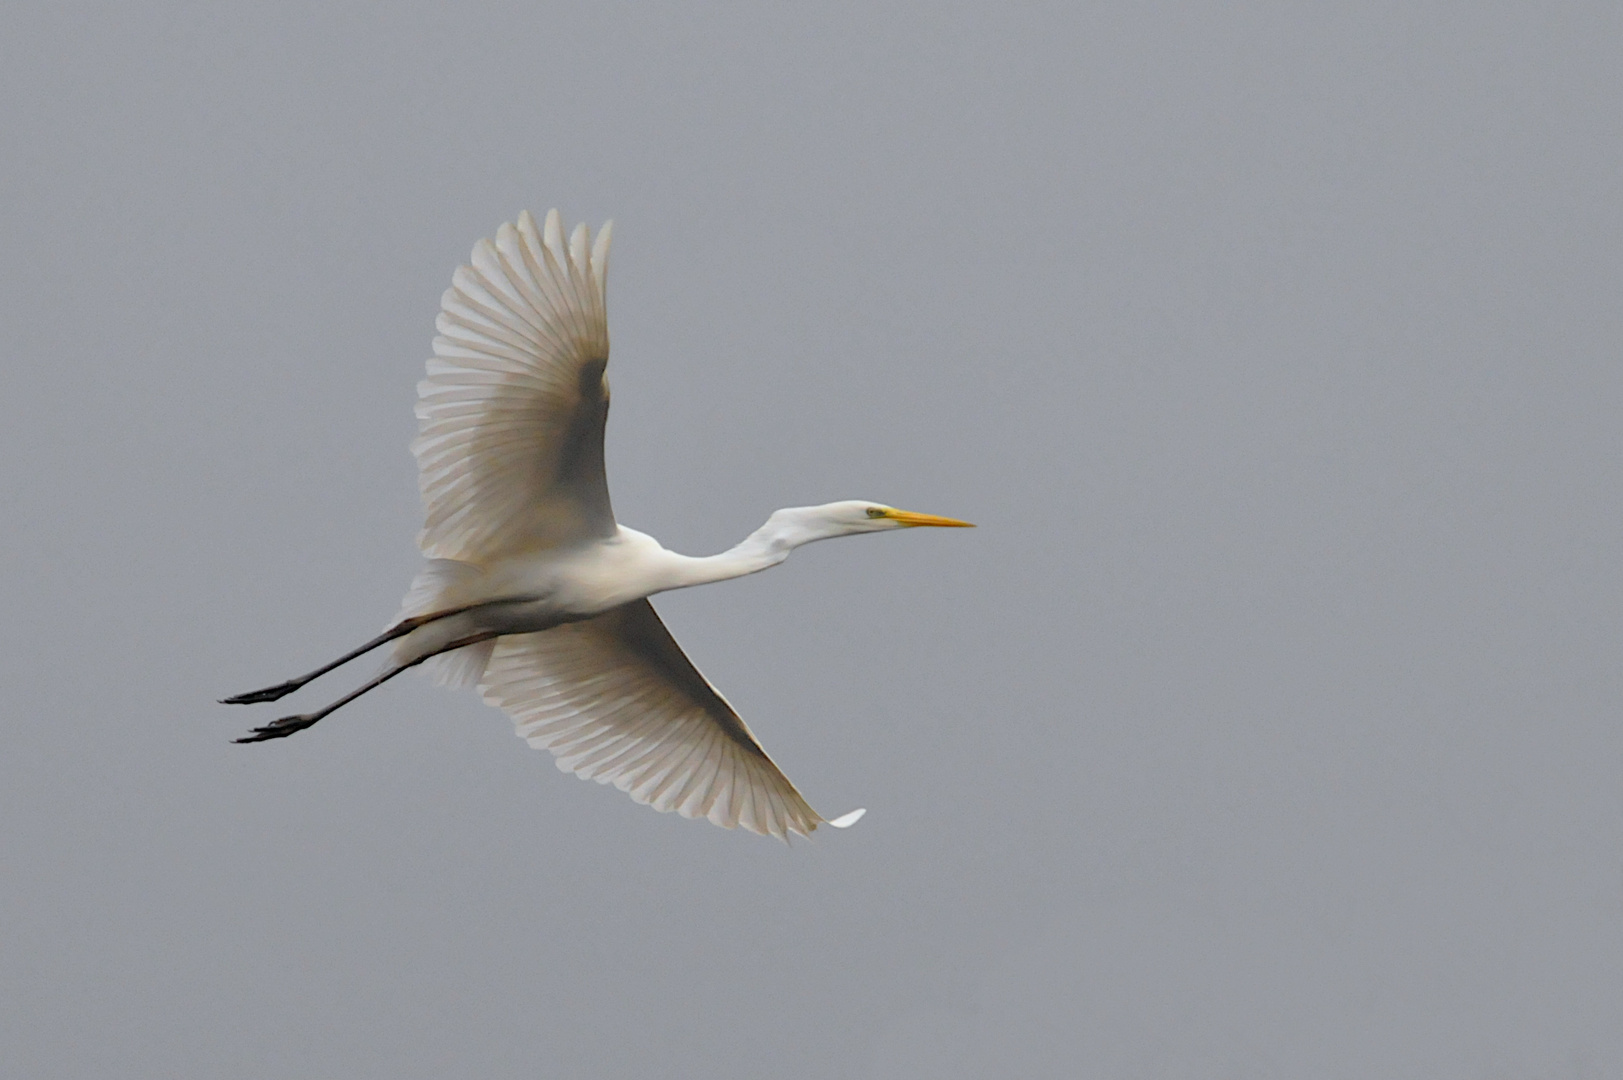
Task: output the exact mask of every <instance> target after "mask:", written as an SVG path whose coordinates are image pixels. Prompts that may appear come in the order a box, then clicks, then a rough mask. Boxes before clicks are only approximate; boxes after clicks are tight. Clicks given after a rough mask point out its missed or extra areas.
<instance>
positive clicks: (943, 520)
mask: <svg viewBox="0 0 1623 1080" xmlns="http://www.w3.org/2000/svg"><path fill="white" fill-rule="evenodd" d="M885 516H886V517H887V518H889V519H890V520H892V521H896V522H900V523H901V524H903V525H938V526H941V527H942V528H947V529H973V528H974V527H975V525H974V523H973V522H969V521H959V520H958V519H957V518H949V517H936V516H935V515H934V514H915V513H913V512H912V511H909V510H886V511H885Z"/></svg>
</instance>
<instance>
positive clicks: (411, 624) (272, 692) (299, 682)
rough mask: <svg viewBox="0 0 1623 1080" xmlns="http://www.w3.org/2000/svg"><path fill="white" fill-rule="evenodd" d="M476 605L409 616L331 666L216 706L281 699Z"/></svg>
mask: <svg viewBox="0 0 1623 1080" xmlns="http://www.w3.org/2000/svg"><path fill="white" fill-rule="evenodd" d="M478 606H479V605H477V604H470V605H468V606H467V607H459V608H452V609H450V610H449V611H436V612H434V613H432V614H430V615H413V616H412V617H411V618H409V619H401V620H400V621H399V622H397V623H395V624H394V625H393V626H391V627H389V629H387V630H385V631H384V632H383V633H381V634H379V635H378V636H377V637H375V638H373V639H372V640H371V641H368V642H367V643H366V644H365V645H362V646H361V647H360V648H358V649H352V650H351V651H349V652H347V653H345V654H344V655H343V656H340V657H339V658H338V659H336V660H334V661H333V662H332V663H330V664H324V665H322V666H321V667H318V668H316V669H315V670H314V671H312V672H310V673H309V674H308V675H300V676H299V677H298V678H296V679H289V680H288V681H287V682H284V683H277V684H276V685H275V686H267V687H265V689H263V690H250V691H248V692H247V693H246V694H236V695H234V696H232V697H228V698H221V699H220V704H221V705H257V704H259V703H260V702H262V701H276V700H277V699H278V698H284V697H286V696H287V695H289V694H291V693H292V692H293V691H295V690H297V689H298V688H299V687H301V686H304V685H305V684H306V683H309V682H313V681H314V680H316V679H319V678H321V676H323V675H325V674H327V672H329V671H332V670H334V669H336V668H340V667H342V666H343V665H345V664H347V663H349V662H350V661H351V660H354V659H357V658H358V657H362V656H365V655H366V654H367V653H369V652H371V651H372V650H373V649H375V648H377V647H378V646H379V645H387V644H388V643H389V642H391V641H393V640H395V639H396V638H401V637H405V636H406V635H407V634H409V633H411V632H412V631H413V630H416V629H417V628H418V627H421V626H426V625H427V624H429V623H431V622H433V621H434V620H436V619H443V618H445V617H446V616H447V615H458V614H461V613H462V612H464V611H468V610H470V609H471V608H474V607H478ZM295 730H297V729H295ZM287 734H289V735H291V734H292V732H291V731H290V732H288V733H287ZM269 737H270V738H277V737H278V736H274V735H273V736H269Z"/></svg>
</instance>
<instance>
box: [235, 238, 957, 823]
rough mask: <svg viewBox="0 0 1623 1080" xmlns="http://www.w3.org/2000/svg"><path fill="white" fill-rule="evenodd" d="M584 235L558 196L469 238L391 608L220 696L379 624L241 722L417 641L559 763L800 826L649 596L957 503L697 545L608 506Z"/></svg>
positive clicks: (804, 810) (791, 801)
mask: <svg viewBox="0 0 1623 1080" xmlns="http://www.w3.org/2000/svg"><path fill="white" fill-rule="evenodd" d="M589 239H590V238H589V236H588V234H587V232H586V229H585V227H584V226H581V227H579V228H577V229H576V230H575V233H574V235H573V236H572V237H571V238H570V242H569V244H568V245H567V246H566V245H565V244H564V242H563V237H562V232H561V231H560V230H559V227H558V217H557V213H556V212H553V213H550V214H548V215H547V220H546V226H545V234H544V236H543V234H542V233H541V232H540V231H538V230H537V229H536V227H535V222H534V219H532V218H531V217H530V215H529V214H524V215H521V216H520V218H519V222H518V225H517V227H514V226H512V225H503V226H502V228H501V229H500V230H498V232H497V235H496V241H495V243H494V244H492V243H491V242H490V241H488V240H484V241H480V243H479V244H478V245H477V246H475V248H474V252H473V263H472V265H471V266H464V267H462V268H461V269H460V270H458V271H457V272H456V274H455V276H454V277H453V279H452V282H453V284H452V288H451V289H450V290H449V291H448V292H447V293H446V294H445V298H444V300H443V301H442V305H441V314H440V318H439V322H438V328H439V330H440V336H439V337H438V338H436V339H435V342H434V351H435V357H434V359H431V360H430V361H429V363H428V377H427V378H426V379H425V380H424V381H423V382H422V383H421V384H420V385H419V387H418V406H417V415H418V418H419V421H420V424H421V431H420V434H419V436H418V438H417V440H416V442H415V443H414V444H413V447H412V449H413V452H414V453H415V454H416V455H417V459H418V465H419V470H420V476H421V488H422V494H423V501H424V504H425V507H426V521H425V525H424V528H423V531H422V534H421V535H420V537H419V544H420V546H421V547H422V549H423V553H424V555H425V556H427V561H426V562H425V564H424V566H423V569H422V571H421V572H420V573H419V574H418V576H417V579H416V581H414V582H413V584H412V587H411V589H410V591H409V592H408V593H407V595H406V598H405V601H404V602H403V604H402V606H401V612H400V615H399V617H398V618H397V619H396V620H395V622H394V623H393V624H391V626H390V628H389V629H388V630H387V631H385V632H384V634H383V635H381V636H380V637H378V638H376V639H374V640H373V641H371V642H368V643H367V644H366V645H364V646H362V647H361V648H359V649H357V650H354V651H353V652H351V653H349V654H346V655H345V656H343V657H341V658H339V660H337V661H335V662H333V663H331V664H328V665H326V666H324V667H322V668H319V669H317V670H316V671H314V672H311V673H310V674H309V675H306V676H303V677H301V678H299V679H294V680H290V681H288V682H286V683H281V684H278V685H277V686H273V687H269V688H267V689H265V690H259V691H254V692H252V693H248V694H242V695H238V696H237V697H234V698H227V699H226V700H227V701H228V702H231V703H238V704H246V703H252V702H261V701H273V700H276V699H277V698H280V697H282V696H284V695H286V694H288V693H291V692H292V691H294V690H296V689H298V688H299V687H301V686H303V685H305V683H307V682H309V681H311V680H312V679H314V678H315V677H317V676H319V675H322V674H325V673H326V672H328V671H331V670H332V669H333V668H335V667H337V666H338V665H340V664H343V663H345V662H347V661H349V660H351V659H354V658H355V657H357V656H360V655H362V654H363V653H365V652H367V651H370V650H371V649H373V648H376V647H378V646H381V645H384V644H391V646H392V649H391V652H392V659H391V663H390V664H389V666H388V667H387V668H385V670H384V672H383V673H382V674H381V675H379V676H378V677H377V678H375V679H373V680H372V681H371V682H369V683H367V684H366V685H364V686H362V687H361V688H360V689H359V690H357V691H355V692H354V693H352V694H350V695H347V696H346V697H344V698H341V699H339V700H338V701H337V702H335V703H333V704H332V705H330V706H328V707H327V708H325V709H322V710H320V711H318V712H315V713H307V714H302V715H299V716H291V717H285V718H283V719H282V720H279V721H276V722H275V723H273V724H269V725H266V726H264V727H261V728H256V729H255V730H254V732H253V733H252V734H251V735H249V736H248V737H247V738H245V739H242V740H239V741H242V742H260V741H265V740H268V739H275V738H281V737H284V736H287V735H291V734H293V733H295V732H297V731H302V730H303V729H304V728H307V727H310V726H312V725H313V724H315V723H316V722H317V721H319V720H321V719H322V718H323V717H325V716H327V715H328V714H329V713H331V712H332V711H333V710H335V709H337V708H338V707H340V706H342V705H344V704H346V703H347V702H349V701H352V700H354V699H355V698H356V697H359V696H360V695H361V694H363V693H365V692H367V691H368V690H370V689H372V688H373V687H375V686H377V685H380V684H381V683H382V682H384V681H386V680H387V679H389V678H392V677H393V676H394V675H396V674H398V673H399V672H401V671H404V670H406V669H408V668H410V667H414V666H416V665H418V664H422V663H425V662H427V663H429V664H431V666H432V668H433V670H434V672H435V675H436V677H437V678H438V680H439V681H440V682H442V683H446V684H449V685H453V686H461V685H476V686H478V687H479V689H480V692H481V694H482V695H483V696H484V698H485V700H487V701H489V702H490V703H492V704H494V705H497V706H499V707H500V708H502V709H503V710H504V711H506V712H507V713H508V714H509V715H510V716H511V717H513V719H514V721H515V723H516V724H517V726H518V729H519V734H520V735H522V736H524V737H525V738H527V739H528V740H529V742H530V743H531V745H534V746H538V747H545V748H547V749H550V750H551V751H552V752H553V753H554V754H555V755H556V756H557V758H558V765H559V767H560V768H563V769H566V770H567V771H571V772H574V773H576V774H577V775H579V776H582V777H586V778H589V779H596V780H599V781H600V782H603V783H614V784H615V785H616V786H617V787H620V788H621V789H622V790H624V791H627V792H628V793H629V794H631V796H632V797H633V798H635V799H637V800H638V801H640V802H646V803H649V804H651V805H653V806H654V807H655V808H656V809H660V810H675V811H678V812H680V813H681V814H683V815H684V816H688V817H695V816H703V817H707V818H709V819H710V820H711V821H713V822H715V823H716V824H719V825H723V826H725V827H728V828H731V827H733V826H734V825H740V824H741V825H744V826H745V827H746V828H749V829H751V830H753V831H756V832H761V833H769V834H772V835H775V836H779V837H786V836H787V835H788V834H789V833H791V832H793V833H800V834H802V835H805V834H809V833H810V832H811V831H812V830H813V829H815V828H816V827H817V825H818V823H820V822H822V821H824V820H825V819H824V818H822V817H821V816H820V815H818V814H817V813H816V812H815V811H813V810H812V809H811V807H810V806H809V805H807V804H806V802H805V800H804V799H803V798H801V796H800V793H799V792H798V791H796V790H795V788H794V785H792V784H791V783H789V780H788V778H787V777H785V776H784V775H783V773H782V772H781V771H780V770H779V769H778V768H777V766H776V765H774V764H773V763H772V760H771V759H770V758H768V757H767V755H766V752H765V751H764V750H762V749H761V747H760V744H759V743H758V742H757V741H756V740H755V737H754V736H753V735H752V734H751V733H750V731H749V728H748V727H747V726H746V725H745V724H744V722H743V720H742V719H740V718H739V717H738V715H737V713H736V712H734V711H733V709H732V707H731V706H730V705H728V704H727V702H726V700H725V699H723V698H722V697H721V695H720V694H718V693H717V692H716V691H715V689H714V687H712V686H711V685H710V684H709V683H708V682H707V681H706V680H705V679H704V677H703V676H702V675H700V674H699V673H698V671H697V670H696V669H695V668H694V667H693V665H692V664H691V663H689V662H688V660H687V658H686V657H685V656H684V655H683V654H682V651H681V649H680V648H679V647H678V646H677V644H676V642H675V641H674V640H673V639H672V638H671V637H670V634H669V633H668V632H667V631H666V630H665V628H664V626H663V624H661V623H660V621H659V617H658V616H657V615H656V614H654V610H653V607H652V606H651V605H650V604H649V603H648V599H647V598H648V597H650V596H652V595H654V594H655V593H659V592H664V591H667V590H670V589H679V588H686V587H689V586H692V585H702V584H707V583H709V582H714V581H723V580H726V579H728V578H734V577H741V576H743V575H746V574H753V573H756V572H758V571H760V570H765V569H767V568H768V567H771V566H775V565H777V564H778V563H780V562H782V561H783V560H784V559H785V558H787V557H788V555H789V553H790V552H791V551H793V550H794V549H795V548H797V547H799V546H801V545H803V544H806V543H810V542H812V541H815V540H823V539H829V538H833V537H837V536H849V535H855V534H857V533H864V532H878V531H884V530H889V529H897V528H905V527H909V526H918V525H964V524H966V523H964V522H960V521H954V520H952V519H950V518H938V517H933V516H930V515H925V514H911V513H908V512H906V511H901V510H897V509H895V508H894V507H889V506H885V505H884V504H882V503H875V502H869V501H866V500H848V501H845V502H837V503H828V504H825V505H822V506H811V507H792V508H789V509H784V510H779V511H777V512H775V513H774V514H772V516H771V517H770V518H768V519H767V521H766V523H765V524H764V525H762V526H761V527H760V528H759V529H757V530H756V531H755V532H753V533H751V534H750V535H749V536H748V537H746V538H745V539H744V540H743V541H742V542H741V543H739V544H738V545H737V546H735V547H733V548H731V549H729V550H728V551H725V552H722V553H721V554H719V555H712V556H706V557H693V556H688V555H680V554H677V553H676V552H672V551H668V550H666V549H665V548H664V547H663V546H662V545H661V544H660V543H659V542H658V541H657V540H655V539H654V538H653V537H651V536H649V535H647V534H645V533H641V532H638V531H636V530H635V529H629V528H626V527H625V526H623V525H620V524H618V523H617V522H616V521H615V520H614V514H613V511H612V509H611V508H610V504H609V497H608V485H607V479H606V477H605V475H604V471H603V425H604V422H605V420H606V418H607V415H608V386H607V383H606V382H605V380H604V378H603V375H604V369H605V367H606V366H607V363H608V327H607V316H606V309H605V301H604V284H605V271H606V268H607V257H608V239H609V229H608V227H605V228H604V230H603V232H602V233H601V235H600V236H599V237H598V240H597V244H596V245H595V246H592V245H590V243H589ZM857 813H859V814H860V811H859V812H857ZM854 820H855V817H854V816H853V815H846V817H845V818H842V819H838V820H836V821H834V822H832V824H837V825H844V824H849V823H850V822H851V821H854Z"/></svg>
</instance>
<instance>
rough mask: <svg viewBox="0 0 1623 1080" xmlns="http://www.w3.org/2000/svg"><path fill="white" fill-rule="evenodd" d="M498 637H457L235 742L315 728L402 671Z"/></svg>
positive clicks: (282, 736) (486, 633)
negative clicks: (312, 709)
mask: <svg viewBox="0 0 1623 1080" xmlns="http://www.w3.org/2000/svg"><path fill="white" fill-rule="evenodd" d="M444 614H451V612H445V613H444ZM431 617H432V618H438V617H439V616H437V615H436V616H431ZM391 632H392V631H391ZM394 636H395V637H399V636H400V635H399V634H395V635H394ZM496 636H498V635H497V634H496V632H495V631H493V630H481V631H479V632H477V633H474V634H470V635H468V636H466V637H461V638H457V639H456V640H455V641H452V642H449V643H448V644H447V645H446V646H445V647H444V648H442V649H438V650H436V651H434V652H432V653H428V654H427V655H424V656H419V657H417V658H416V659H415V660H412V661H410V662H409V663H405V664H394V665H391V666H390V667H389V668H387V669H385V670H384V671H383V672H382V673H381V674H380V675H378V677H377V678H375V679H373V680H372V681H371V682H368V683H366V684H365V685H364V686H362V687H361V688H360V689H358V690H354V691H351V692H350V693H348V694H345V695H344V696H343V697H341V698H339V699H338V700H337V701H335V702H333V703H332V704H331V705H328V706H327V707H326V708H325V709H318V710H316V711H315V712H313V713H300V714H298V715H297V716H284V717H282V718H281V719H280V720H277V721H275V722H273V723H269V724H266V725H265V726H264V727H257V728H254V729H253V730H252V731H251V732H249V733H248V734H247V735H244V736H243V737H242V738H240V739H233V740H232V741H233V742H239V743H255V742H268V741H269V740H271V739H285V738H287V737H288V736H289V735H292V734H294V733H295V732H300V731H303V730H304V729H305V728H307V727H311V726H312V725H314V724H316V723H318V722H320V721H321V720H323V719H324V718H326V717H328V716H330V715H332V714H333V713H334V712H337V711H338V710H339V709H341V708H343V707H344V706H345V705H348V704H349V703H350V702H352V701H354V700H355V699H356V698H358V697H360V696H361V695H362V694H364V693H366V692H368V691H370V690H376V689H377V688H378V687H380V686H382V685H383V684H384V683H386V682H388V681H389V680H390V679H392V678H394V677H395V676H396V675H398V674H400V673H401V672H402V671H405V670H406V669H408V668H414V667H416V666H417V665H418V664H421V663H422V662H423V661H424V660H427V659H428V658H429V657H430V656H438V655H439V654H440V653H442V652H450V651H451V650H452V649H460V648H462V647H463V646H464V645H477V644H478V643H479V642H481V641H489V640H490V639H491V638H493V637H496ZM384 640H388V639H387V638H385V639H384ZM380 644H381V642H380ZM374 647H375V646H374ZM362 651H365V650H362ZM356 655H360V654H359V653H357V654H356ZM350 659H353V657H351V658H350ZM333 666H334V667H336V666H337V665H336V664H335V665H333ZM328 670H331V669H330V668H329V669H328ZM317 674H320V672H318V673H317ZM313 677H314V676H312V678H313ZM305 681H306V682H308V681H309V680H305ZM267 700H271V699H267Z"/></svg>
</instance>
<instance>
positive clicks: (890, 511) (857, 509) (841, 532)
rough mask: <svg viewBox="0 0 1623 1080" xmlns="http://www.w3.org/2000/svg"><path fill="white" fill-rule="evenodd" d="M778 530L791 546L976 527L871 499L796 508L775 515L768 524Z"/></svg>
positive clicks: (954, 519) (848, 500) (953, 519)
mask: <svg viewBox="0 0 1623 1080" xmlns="http://www.w3.org/2000/svg"><path fill="white" fill-rule="evenodd" d="M768 524H769V525H772V526H776V527H777V529H778V530H779V531H780V535H783V536H784V537H785V539H788V540H789V542H790V544H791V545H793V546H796V547H798V546H799V545H800V544H806V543H810V542H811V541H813V540H830V539H833V538H834V537H836V536H855V535H857V534H858V533H870V532H885V531H887V530H890V529H913V528H918V527H920V526H924V525H934V526H938V527H945V528H956V529H972V528H974V525H972V524H970V523H969V522H967V521H959V520H957V519H956V518H948V517H937V516H936V515H934V514H915V513H913V512H912V511H911V510H898V509H896V508H895V507H894V506H886V505H885V504H884V503H877V502H872V501H870V500H868V499H847V500H845V501H843V502H832V503H824V504H823V505H822V506H792V507H789V508H788V509H786V510H779V511H778V512H777V513H775V514H773V515H772V517H771V519H770V520H769V522H768Z"/></svg>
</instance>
